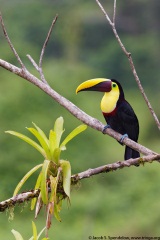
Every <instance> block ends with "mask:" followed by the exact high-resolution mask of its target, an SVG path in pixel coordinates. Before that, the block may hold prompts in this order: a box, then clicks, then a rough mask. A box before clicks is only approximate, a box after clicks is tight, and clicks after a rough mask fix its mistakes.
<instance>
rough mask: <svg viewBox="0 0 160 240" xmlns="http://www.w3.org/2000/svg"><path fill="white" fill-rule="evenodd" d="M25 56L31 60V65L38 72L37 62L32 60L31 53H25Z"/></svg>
mask: <svg viewBox="0 0 160 240" xmlns="http://www.w3.org/2000/svg"><path fill="white" fill-rule="evenodd" d="M27 57H28V59H29V60H30V61H31V63H32V64H33V66H34V68H35V69H36V70H37V72H39V67H38V65H37V63H36V62H35V61H34V59H33V58H32V57H31V55H29V54H27Z"/></svg>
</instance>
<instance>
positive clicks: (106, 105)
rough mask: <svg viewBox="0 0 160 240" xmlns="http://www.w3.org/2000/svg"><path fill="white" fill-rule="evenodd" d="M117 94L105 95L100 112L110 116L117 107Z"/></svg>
mask: <svg viewBox="0 0 160 240" xmlns="http://www.w3.org/2000/svg"><path fill="white" fill-rule="evenodd" d="M118 98H119V93H117V92H109V93H105V94H104V96H103V98H102V100H101V110H102V112H103V113H106V114H110V113H112V112H114V110H115V109H116V106H117V101H118Z"/></svg>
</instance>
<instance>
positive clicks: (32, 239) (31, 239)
mask: <svg viewBox="0 0 160 240" xmlns="http://www.w3.org/2000/svg"><path fill="white" fill-rule="evenodd" d="M33 225H34V226H35V228H36V225H35V223H34V222H32V228H33ZM45 229H46V227H44V228H43V229H42V230H41V231H40V233H39V234H38V236H37V238H36V240H38V239H39V238H40V236H41V235H42V233H43V232H44V230H45ZM33 231H34V230H33ZM36 231H37V230H36ZM43 239H46V240H47V239H48V238H43ZM29 240H35V239H34V234H33V236H32V237H31V238H30V239H29Z"/></svg>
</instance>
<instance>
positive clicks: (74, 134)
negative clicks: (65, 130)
mask: <svg viewBox="0 0 160 240" xmlns="http://www.w3.org/2000/svg"><path fill="white" fill-rule="evenodd" d="M86 128H87V125H84V124H82V125H80V126H78V127H77V128H75V129H74V130H73V131H72V132H71V133H70V134H69V135H68V136H67V137H66V138H65V139H64V141H63V142H62V143H61V145H60V148H61V149H62V150H63V147H64V146H65V145H66V144H67V143H68V142H69V141H70V140H72V138H74V137H75V136H77V135H78V134H79V133H81V132H83V131H84V130H86Z"/></svg>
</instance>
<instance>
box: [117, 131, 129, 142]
mask: <svg viewBox="0 0 160 240" xmlns="http://www.w3.org/2000/svg"><path fill="white" fill-rule="evenodd" d="M126 137H128V134H127V133H126V134H124V135H122V137H121V139H120V140H119V142H120V144H122V145H123V141H124V139H125V138H126Z"/></svg>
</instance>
